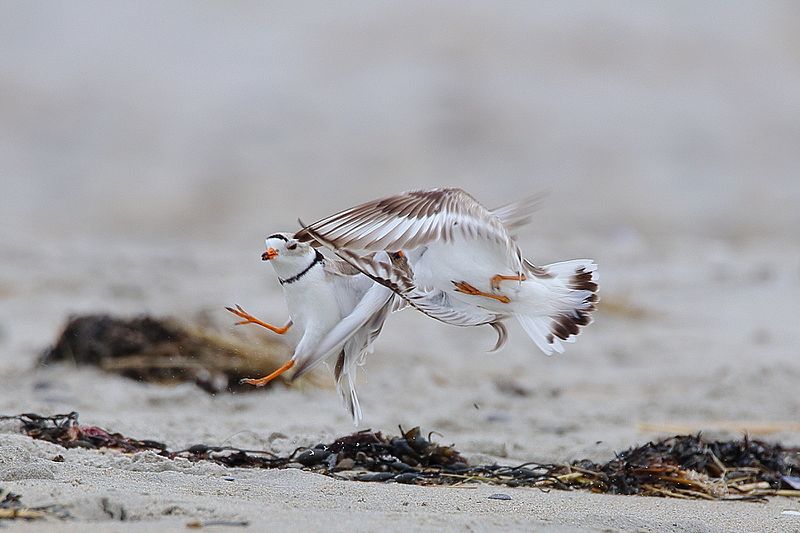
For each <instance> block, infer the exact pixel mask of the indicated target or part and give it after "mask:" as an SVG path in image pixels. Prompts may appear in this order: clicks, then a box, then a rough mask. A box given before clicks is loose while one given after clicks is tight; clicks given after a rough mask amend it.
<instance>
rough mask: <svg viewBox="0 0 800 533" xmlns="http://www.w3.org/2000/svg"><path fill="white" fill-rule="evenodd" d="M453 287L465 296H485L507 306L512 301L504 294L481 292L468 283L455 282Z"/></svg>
mask: <svg viewBox="0 0 800 533" xmlns="http://www.w3.org/2000/svg"><path fill="white" fill-rule="evenodd" d="M453 285H455V286H456V292H462V293H464V294H470V295H472V296H484V297H486V298H492V299H493V300H497V301H498V302H502V303H504V304H507V303H508V302H510V301H511V298H509V297H508V296H503V295H502V294H492V293H489V292H481V291H479V290H478V289H476V288H475V287H473V286H472V285H470V284H469V283H467V282H466V281H454V282H453Z"/></svg>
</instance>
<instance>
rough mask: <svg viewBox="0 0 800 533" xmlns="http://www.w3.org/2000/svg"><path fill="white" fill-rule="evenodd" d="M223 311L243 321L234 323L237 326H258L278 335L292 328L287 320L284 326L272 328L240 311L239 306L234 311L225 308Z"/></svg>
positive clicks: (290, 322)
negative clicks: (225, 310)
mask: <svg viewBox="0 0 800 533" xmlns="http://www.w3.org/2000/svg"><path fill="white" fill-rule="evenodd" d="M225 309H227V310H228V311H230V312H231V313H233V314H234V315H236V316H238V317H239V318H242V319H244V320H242V321H240V322H237V323H236V325H237V326H240V325H242V324H258V325H259V326H263V327H265V328H267V329H268V330H270V331H274V332H275V333H277V334H278V335H283V334H284V333H286V332H287V331H289V328H290V327H292V321H291V320H289V321H288V322H287V323H286V324H285V325H283V326H281V327H278V326H273V325H272V324H267V323H266V322H262V321H261V320H259V319H257V318H256V317H254V316H253V315H251V314H250V313H248V312H247V311H245V310H244V309H242V308H241V306H239V305H237V306H236V309H234V308H233V307H226V308H225Z"/></svg>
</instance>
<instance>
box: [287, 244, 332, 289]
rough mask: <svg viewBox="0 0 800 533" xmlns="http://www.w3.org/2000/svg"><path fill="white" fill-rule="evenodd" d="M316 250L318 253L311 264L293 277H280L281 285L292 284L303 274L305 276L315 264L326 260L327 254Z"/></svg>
mask: <svg viewBox="0 0 800 533" xmlns="http://www.w3.org/2000/svg"><path fill="white" fill-rule="evenodd" d="M314 252H315V253H316V255H315V256H314V260H313V261H311V264H310V265H308V266H307V267H306V268H305V270H303V271H302V272H300V273H299V274H296V275H294V276H292V277H291V278H286V279H282V278H278V281H280V282H281V285H291V284H292V283H294V282H295V281H297V280H299V279H300V278H302V277H303V276H305V275H306V274H307V273H308V271H309V270H311V269H312V268H314V265H316V264H317V263H322V262H323V261H324V260H325V256H323V255H322V254H321V253H319V250H314Z"/></svg>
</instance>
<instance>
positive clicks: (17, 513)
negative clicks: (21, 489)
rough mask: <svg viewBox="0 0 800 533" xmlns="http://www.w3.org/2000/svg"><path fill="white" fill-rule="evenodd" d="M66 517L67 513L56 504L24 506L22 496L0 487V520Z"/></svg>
mask: <svg viewBox="0 0 800 533" xmlns="http://www.w3.org/2000/svg"><path fill="white" fill-rule="evenodd" d="M48 516H49V517H54V518H68V517H69V515H68V514H67V513H66V511H64V510H63V509H60V508H59V507H57V506H47V507H25V506H24V505H23V504H22V497H21V496H20V495H19V494H14V493H13V492H11V491H10V490H8V489H6V488H3V487H0V520H36V519H39V518H45V517H48Z"/></svg>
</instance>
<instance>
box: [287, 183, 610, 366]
mask: <svg viewBox="0 0 800 533" xmlns="http://www.w3.org/2000/svg"><path fill="white" fill-rule="evenodd" d="M527 211H529V210H527ZM527 211H526V209H525V208H524V207H522V206H521V205H520V203H515V204H509V205H508V206H504V207H501V208H498V209H496V210H493V211H490V210H488V209H486V208H485V207H484V206H482V205H481V204H480V203H478V201H477V200H475V199H474V198H473V197H472V196H470V195H469V194H467V193H466V192H464V191H463V190H461V189H430V190H421V191H410V192H405V193H401V194H398V195H396V196H391V197H388V198H383V199H379V200H374V201H371V202H367V203H364V204H362V205H359V206H356V207H353V208H351V209H347V210H345V211H341V212H339V213H336V214H334V215H331V216H329V217H326V218H323V219H322V220H319V221H317V222H315V223H313V224H311V225H309V226H305V225H304V224H303V223H302V221H300V224H301V226H303V229H302V230H300V231H299V232H297V233H296V234H295V238H296V239H299V240H301V241H306V242H313V241H314V240H316V241H318V242H319V243H321V244H323V245H325V246H327V247H329V248H331V249H332V250H334V251H335V253H336V254H337V255H338V256H339V257H341V258H342V259H344V260H345V261H347V262H348V263H350V264H351V265H353V266H354V267H356V268H358V269H359V270H361V271H362V272H364V273H365V274H366V275H367V276H369V277H371V278H372V279H374V280H375V281H377V282H379V283H381V284H382V285H384V286H386V287H389V288H391V289H392V290H393V291H394V292H395V293H396V294H398V295H399V296H400V297H402V298H403V299H404V300H405V301H407V302H408V303H409V304H410V305H412V306H414V307H417V308H418V309H420V310H421V311H423V312H426V314H428V315H430V316H433V317H434V318H437V319H439V320H442V321H444V322H448V323H451V324H455V325H459V326H475V325H480V324H489V325H492V326H493V327H494V328H495V329H496V330H497V332H498V335H499V338H498V344H497V346H495V349H497V348H499V347H501V346H502V344H503V343H504V342H505V337H506V335H505V328H504V326H503V321H504V320H506V319H508V318H510V317H515V318H516V319H517V321H518V322H519V323H520V325H521V326H522V328H523V329H524V330H525V332H526V333H527V334H528V336H529V337H530V338H531V339H532V340H533V342H534V343H535V344H536V345H537V346H538V347H539V348H540V349H541V350H542V351H543V352H544V353H545V354H548V355H550V354H552V353H553V352H554V351H555V352H563V351H564V347H563V345H562V344H561V341H562V340H563V341H567V342H573V341H574V339H575V336H576V335H577V334H578V333H579V331H580V328H581V327H582V326H586V325H587V324H589V323H590V322H591V317H590V314H591V312H592V311H593V310H594V309H595V303H596V302H597V295H596V292H597V273H596V269H597V265H595V264H594V262H593V261H592V260H590V259H578V260H572V261H565V262H559V263H552V264H549V265H544V266H536V265H535V264H534V263H532V262H531V261H529V260H527V259H525V258H523V256H522V252H521V250H520V249H519V246H518V245H517V242H516V240H515V238H514V237H513V236H512V235H511V232H510V228H514V227H515V225H518V224H521V223H525V222H526V221H527V218H526V217H527V215H526V213H527ZM520 221H522V222H520ZM376 251H386V252H389V253H390V257H391V258H392V259H393V261H382V260H381V258H379V257H376V256H374V255H364V254H363V252H373V253H374V252H376ZM401 261H402V262H405V263H406V268H402V269H401V268H398V266H397V265H398V264H399V263H400V262H401Z"/></svg>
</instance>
